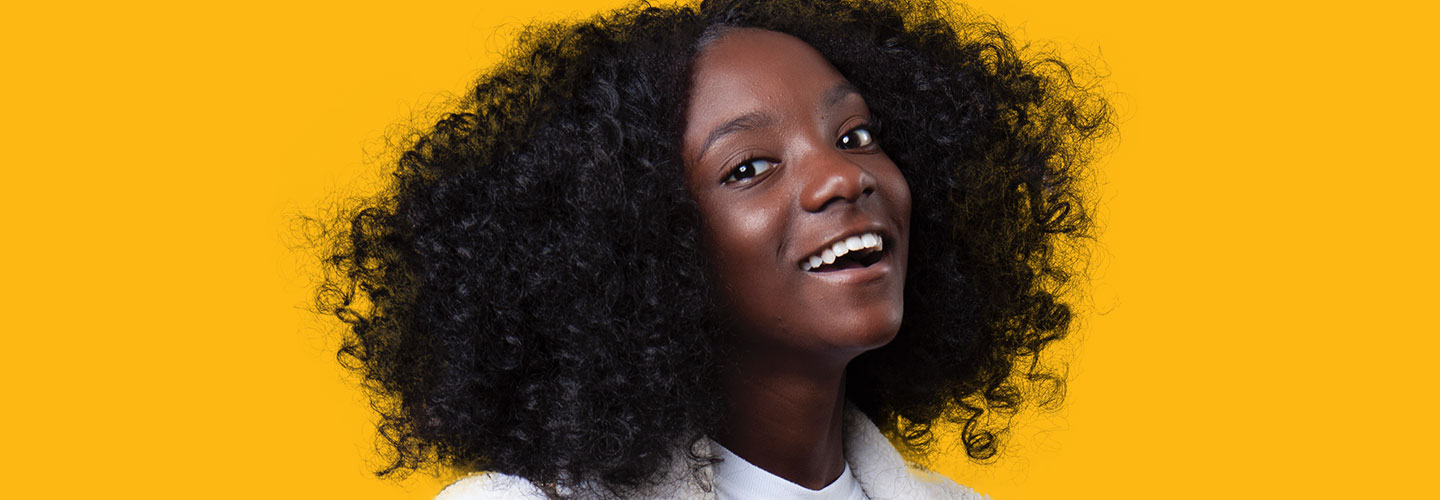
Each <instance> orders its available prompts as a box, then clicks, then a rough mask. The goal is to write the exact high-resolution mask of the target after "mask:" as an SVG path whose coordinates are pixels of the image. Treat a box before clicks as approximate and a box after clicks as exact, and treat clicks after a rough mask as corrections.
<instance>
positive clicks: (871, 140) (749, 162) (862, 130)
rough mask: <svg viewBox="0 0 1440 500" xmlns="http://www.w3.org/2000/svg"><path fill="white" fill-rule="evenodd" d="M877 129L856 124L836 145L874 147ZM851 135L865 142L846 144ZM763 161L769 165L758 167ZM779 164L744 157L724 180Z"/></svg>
mask: <svg viewBox="0 0 1440 500" xmlns="http://www.w3.org/2000/svg"><path fill="white" fill-rule="evenodd" d="M875 129H876V125H874V124H870V123H863V124H860V125H857V126H855V128H852V129H850V130H849V131H848V132H845V134H844V135H841V136H840V138H839V139H836V140H835V147H836V148H837V149H840V150H841V151H849V150H852V149H864V148H869V147H872V146H874V145H875V135H876V132H875ZM857 132H858V133H859V135H856V133H857ZM851 136H856V137H855V141H856V142H857V143H860V142H863V144H859V145H855V146H850V145H847V144H846V143H847V142H848V141H847V139H848V138H849V137H851ZM761 163H763V164H768V166H765V167H757V166H756V165H758V164H761ZM779 164H780V162H778V161H775V160H770V159H767V158H756V157H751V158H746V159H744V160H741V161H740V164H738V165H736V166H735V168H732V169H730V173H729V174H728V175H726V176H725V181H724V183H725V184H730V183H733V182H740V181H743V180H745V179H751V178H754V177H755V176H758V175H762V174H764V173H765V172H769V171H770V169H772V168H775V167H776V166H777V165H779Z"/></svg>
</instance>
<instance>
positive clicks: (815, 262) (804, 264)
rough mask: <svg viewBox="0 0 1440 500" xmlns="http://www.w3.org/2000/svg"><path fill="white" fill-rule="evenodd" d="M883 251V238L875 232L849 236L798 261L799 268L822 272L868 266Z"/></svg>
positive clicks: (874, 261) (877, 260)
mask: <svg viewBox="0 0 1440 500" xmlns="http://www.w3.org/2000/svg"><path fill="white" fill-rule="evenodd" d="M884 253H885V239H884V238H881V237H880V235H879V234H876V233H865V234H861V235H858V236H851V237H848V238H845V239H843V240H840V241H837V242H835V243H834V244H833V245H831V246H829V247H827V248H825V249H824V250H821V251H820V253H817V254H815V255H811V256H810V257H809V258H806V259H805V260H802V261H800V269H801V270H803V271H807V272H812V273H824V272H832V271H841V270H845V269H855V268H860V267H869V266H870V265H871V264H874V263H876V262H879V261H880V259H881V258H882V257H884Z"/></svg>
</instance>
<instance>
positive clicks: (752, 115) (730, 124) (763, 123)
mask: <svg viewBox="0 0 1440 500" xmlns="http://www.w3.org/2000/svg"><path fill="white" fill-rule="evenodd" d="M776 122H778V120H776V119H775V117H774V116H771V115H769V114H767V113H764V112H761V111H751V112H749V113H745V114H743V115H740V116H737V117H735V118H733V119H731V120H730V121H727V122H725V123H723V124H721V125H720V126H719V127H715V130H711V131H710V135H709V136H707V137H705V144H704V145H702V146H700V154H699V155H698V156H696V157H695V158H696V159H699V158H704V157H705V152H706V151H709V150H710V146H711V145H713V144H715V141H718V140H720V138H721V137H724V136H727V135H730V134H733V133H736V132H744V131H747V130H755V129H760V128H765V127H771V126H774V125H775V123H776Z"/></svg>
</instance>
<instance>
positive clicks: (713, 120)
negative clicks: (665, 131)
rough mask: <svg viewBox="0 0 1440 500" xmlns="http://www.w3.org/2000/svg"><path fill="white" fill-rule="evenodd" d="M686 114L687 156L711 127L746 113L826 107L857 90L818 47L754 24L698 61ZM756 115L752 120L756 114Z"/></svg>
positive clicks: (722, 40)
mask: <svg viewBox="0 0 1440 500" xmlns="http://www.w3.org/2000/svg"><path fill="white" fill-rule="evenodd" d="M691 86H692V88H691V92H690V94H691V102H690V105H689V107H688V110H687V113H686V114H687V116H686V120H685V121H686V123H687V126H686V132H685V146H686V147H685V149H686V156H687V157H689V158H691V159H695V158H697V157H698V155H699V153H700V151H699V149H701V148H702V146H703V144H704V143H707V142H710V141H708V140H706V136H707V135H708V133H709V132H712V131H714V130H715V129H717V128H723V127H722V124H725V123H728V122H731V121H734V120H736V119H739V118H743V117H744V116H747V115H754V116H760V117H762V118H768V117H770V116H771V115H770V113H771V112H772V111H775V110H783V109H796V108H797V107H798V108H800V109H806V110H813V111H817V112H822V113H823V112H824V110H825V109H828V108H829V107H831V106H833V105H834V104H835V103H836V102H838V101H839V100H842V99H844V98H845V97H848V96H850V95H854V94H856V92H855V88H854V86H852V85H850V84H849V82H848V81H847V80H846V79H845V78H844V77H843V76H841V75H840V73H839V72H838V71H836V69H835V68H834V66H832V65H831V64H830V62H829V61H827V60H826V59H825V58H824V56H822V55H821V54H820V52H819V51H817V50H815V48H814V47H811V46H810V45H809V44H807V43H805V42H804V41H802V40H800V39H798V38H795V37H793V36H791V35H787V34H784V33H778V32H774V31H766V30H760V29H753V28H737V29H733V30H728V31H727V32H726V33H725V34H724V35H722V36H720V37H719V38H717V39H716V40H714V41H713V42H711V43H709V44H706V45H705V47H704V48H703V49H702V50H701V52H700V54H699V56H698V57H697V59H696V62H695V69H694V73H693V74H692V78H691ZM752 121H753V120H752Z"/></svg>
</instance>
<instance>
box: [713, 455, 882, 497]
mask: <svg viewBox="0 0 1440 500" xmlns="http://www.w3.org/2000/svg"><path fill="white" fill-rule="evenodd" d="M711 447H713V448H714V450H715V453H716V455H718V456H719V457H720V459H721V460H722V462H720V463H718V464H715V466H714V467H715V496H716V497H717V498H718V499H719V500H870V498H869V497H867V496H865V490H863V489H861V488H860V481H857V480H855V475H854V474H851V473H850V463H849V462H846V463H845V471H844V472H841V473H840V477H838V478H836V479H835V480H834V481H831V482H830V484H829V485H826V486H825V487H824V488H820V489H818V490H812V489H810V488H806V487H804V486H800V485H798V484H795V483H792V482H790V481H789V480H787V479H785V478H783V477H780V476H777V475H775V474H771V473H770V471H767V470H765V469H761V468H760V467H757V466H755V465H754V464H751V463H750V462H748V461H746V460H745V459H743V458H740V456H739V455H736V454H735V453H734V452H732V451H730V450H729V449H727V448H725V447H724V446H720V443H713V444H711Z"/></svg>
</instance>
